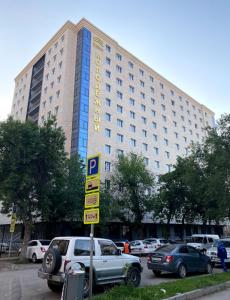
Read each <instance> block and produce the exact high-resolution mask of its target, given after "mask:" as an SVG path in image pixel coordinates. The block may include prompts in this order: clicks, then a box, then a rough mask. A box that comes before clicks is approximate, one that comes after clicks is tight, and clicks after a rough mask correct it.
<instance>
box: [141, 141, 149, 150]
mask: <svg viewBox="0 0 230 300" xmlns="http://www.w3.org/2000/svg"><path fill="white" fill-rule="evenodd" d="M142 148H143V150H144V151H148V144H146V143H143V144H142Z"/></svg>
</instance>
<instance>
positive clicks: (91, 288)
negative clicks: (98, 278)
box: [89, 224, 94, 300]
mask: <svg viewBox="0 0 230 300" xmlns="http://www.w3.org/2000/svg"><path fill="white" fill-rule="evenodd" d="M93 235H94V224H91V225H90V268H89V299H90V300H92V295H93Z"/></svg>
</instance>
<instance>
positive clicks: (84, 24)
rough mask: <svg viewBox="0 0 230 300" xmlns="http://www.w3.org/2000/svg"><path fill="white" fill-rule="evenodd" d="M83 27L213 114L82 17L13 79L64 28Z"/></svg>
mask: <svg viewBox="0 0 230 300" xmlns="http://www.w3.org/2000/svg"><path fill="white" fill-rule="evenodd" d="M83 27H87V28H88V29H89V30H91V31H92V32H93V33H95V34H99V35H101V36H102V37H103V39H104V40H105V41H107V42H108V43H110V44H113V46H114V47H115V48H119V51H121V52H123V54H125V55H126V56H129V57H130V59H131V60H132V61H133V62H136V63H138V64H141V65H142V66H143V67H144V68H145V69H146V70H148V71H149V72H150V73H154V74H155V75H154V76H157V77H158V80H163V81H164V82H166V83H167V84H168V85H170V86H171V87H172V89H176V90H177V92H178V93H180V94H181V95H182V96H184V97H188V98H189V99H190V100H192V101H194V104H196V105H197V104H198V105H199V106H200V107H201V108H204V109H206V110H207V111H209V112H210V113H211V114H213V115H214V114H215V113H214V112H213V111H212V110H211V109H210V108H208V107H207V106H205V105H203V104H201V103H200V102H198V101H197V100H195V99H194V98H192V97H191V96H190V95H188V94H187V93H186V92H184V91H183V90H181V89H180V88H178V87H177V86H176V85H175V84H173V83H172V82H171V81H169V80H168V79H166V78H165V77H164V76H162V75H161V74H159V73H158V72H156V71H155V70H154V69H152V68H151V67H149V66H148V65H147V64H146V63H144V62H143V61H141V60H140V59H139V58H137V57H136V56H135V55H133V54H132V53H130V52H129V51H127V50H126V49H125V48H123V47H122V46H120V44H119V43H118V42H117V41H116V40H114V39H113V38H112V37H110V36H109V35H107V34H106V33H104V32H103V31H102V30H101V29H99V28H98V27H96V26H95V25H94V24H92V23H91V22H89V21H88V20H87V19H86V18H84V17H83V18H82V19H81V20H80V21H79V22H78V23H77V24H76V25H75V24H74V23H72V22H71V21H67V22H66V23H65V24H64V25H63V26H62V27H61V28H60V29H59V30H58V31H57V32H56V33H55V34H54V36H53V37H52V38H51V39H50V40H49V41H48V42H47V43H46V44H45V46H43V48H42V49H41V50H40V51H39V52H38V53H37V54H36V55H35V56H34V58H33V59H32V60H31V61H30V62H29V63H28V64H27V65H26V66H25V67H24V68H23V69H22V71H21V72H20V73H19V74H18V75H17V76H16V78H15V81H17V80H18V78H19V77H20V76H22V75H23V74H24V73H25V72H26V71H28V69H30V68H31V67H32V66H33V65H34V64H35V63H36V62H37V61H38V60H39V59H40V58H41V57H42V56H43V55H44V54H45V53H46V52H47V50H48V49H49V47H50V46H51V45H52V44H53V43H54V42H55V40H57V39H58V38H59V37H60V36H61V35H62V34H63V33H64V32H65V31H66V30H68V29H69V30H72V31H74V32H78V31H79V30H80V29H81V28H83Z"/></svg>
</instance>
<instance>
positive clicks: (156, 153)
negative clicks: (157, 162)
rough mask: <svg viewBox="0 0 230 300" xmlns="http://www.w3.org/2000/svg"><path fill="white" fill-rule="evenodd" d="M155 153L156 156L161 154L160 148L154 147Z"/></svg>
mask: <svg viewBox="0 0 230 300" xmlns="http://www.w3.org/2000/svg"><path fill="white" fill-rule="evenodd" d="M153 152H154V154H155V155H158V154H159V148H157V147H153Z"/></svg>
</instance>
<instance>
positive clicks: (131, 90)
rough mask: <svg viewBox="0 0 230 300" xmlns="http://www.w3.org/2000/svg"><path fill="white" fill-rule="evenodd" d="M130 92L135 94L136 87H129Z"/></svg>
mask: <svg viewBox="0 0 230 300" xmlns="http://www.w3.org/2000/svg"><path fill="white" fill-rule="evenodd" d="M129 92H130V93H134V86H131V85H130V86H129Z"/></svg>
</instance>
